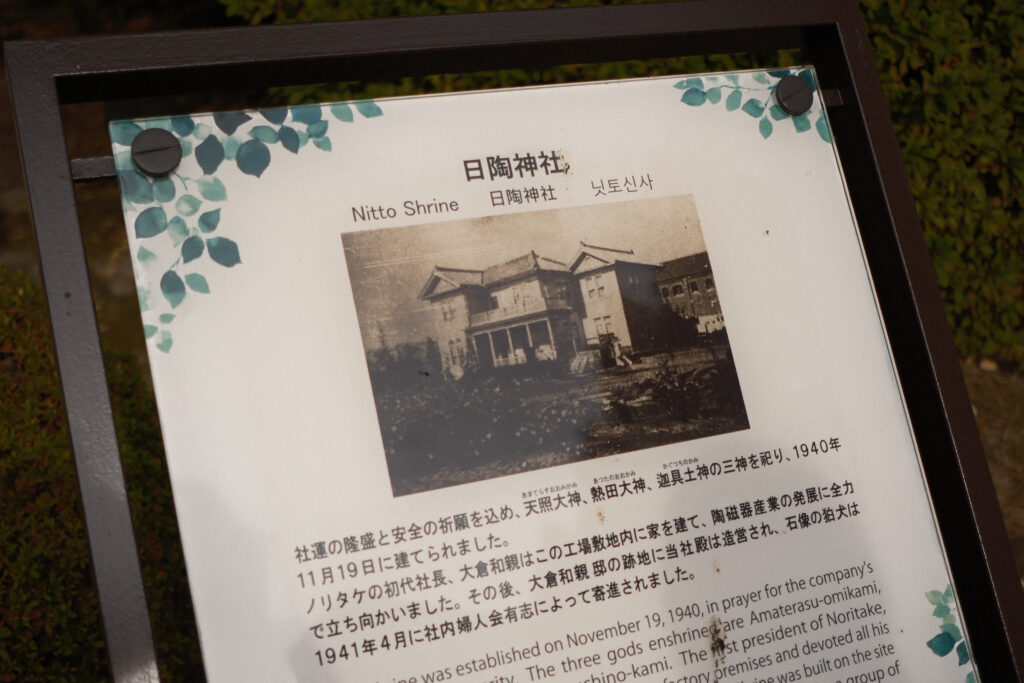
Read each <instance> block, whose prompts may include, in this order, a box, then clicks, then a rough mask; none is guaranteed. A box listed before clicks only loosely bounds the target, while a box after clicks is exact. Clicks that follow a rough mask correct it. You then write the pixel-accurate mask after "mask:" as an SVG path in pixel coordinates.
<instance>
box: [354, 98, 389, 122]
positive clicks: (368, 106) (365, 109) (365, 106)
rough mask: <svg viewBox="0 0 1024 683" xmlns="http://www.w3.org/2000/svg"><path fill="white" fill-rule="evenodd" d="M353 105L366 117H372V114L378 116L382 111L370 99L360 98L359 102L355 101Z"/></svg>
mask: <svg viewBox="0 0 1024 683" xmlns="http://www.w3.org/2000/svg"><path fill="white" fill-rule="evenodd" d="M355 105H356V111H357V112H359V113H360V114H362V115H363V116H364V117H365V118H368V119H372V118H373V117H374V116H380V115H381V114H383V113H384V112H382V111H381V110H380V107H378V106H377V104H376V103H375V102H374V101H372V100H362V101H361V102H356V103H355Z"/></svg>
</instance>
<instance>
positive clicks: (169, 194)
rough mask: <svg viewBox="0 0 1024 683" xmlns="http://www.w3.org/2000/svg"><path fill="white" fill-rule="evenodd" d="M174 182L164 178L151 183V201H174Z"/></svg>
mask: <svg viewBox="0 0 1024 683" xmlns="http://www.w3.org/2000/svg"><path fill="white" fill-rule="evenodd" d="M174 193H175V189H174V181H173V180H171V179H170V178H168V177H167V176H164V177H162V178H157V179H156V180H154V181H153V199H155V200H156V201H158V202H169V201H171V200H172V199H174Z"/></svg>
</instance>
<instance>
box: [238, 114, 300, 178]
mask: <svg viewBox="0 0 1024 683" xmlns="http://www.w3.org/2000/svg"><path fill="white" fill-rule="evenodd" d="M292 115H293V117H294V113H293V114H292ZM235 163H236V164H238V170H240V171H241V172H242V173H245V174H246V175H251V176H256V177H257V178H259V177H260V176H261V175H263V171H265V170H267V166H269V165H270V149H268V148H267V146H266V145H265V144H263V143H262V142H260V141H259V140H247V141H246V142H243V143H242V146H241V147H239V148H238V152H237V153H236V154H235Z"/></svg>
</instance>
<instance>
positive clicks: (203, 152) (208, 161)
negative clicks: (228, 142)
mask: <svg viewBox="0 0 1024 683" xmlns="http://www.w3.org/2000/svg"><path fill="white" fill-rule="evenodd" d="M222 161H224V145H222V144H221V143H220V140H218V139H217V137H216V136H215V135H208V136H207V137H206V139H205V140H203V141H202V142H201V143H200V144H199V146H198V147H196V162H198V163H199V168H201V169H203V175H211V174H213V173H215V172H216V171H217V168H218V167H219V166H220V163H221V162H222Z"/></svg>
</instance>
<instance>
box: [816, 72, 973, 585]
mask: <svg viewBox="0 0 1024 683" xmlns="http://www.w3.org/2000/svg"><path fill="white" fill-rule="evenodd" d="M808 73H809V72H808ZM942 599H943V601H944V602H949V601H950V600H952V599H953V584H949V585H948V586H946V590H944V591H943V592H942Z"/></svg>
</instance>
